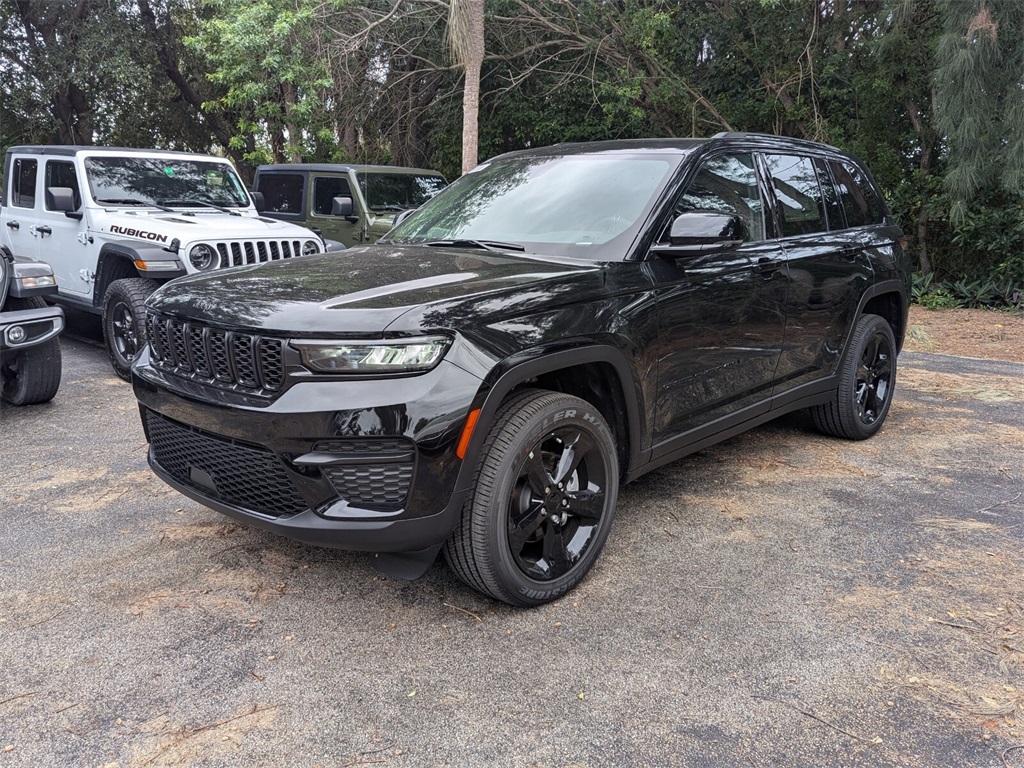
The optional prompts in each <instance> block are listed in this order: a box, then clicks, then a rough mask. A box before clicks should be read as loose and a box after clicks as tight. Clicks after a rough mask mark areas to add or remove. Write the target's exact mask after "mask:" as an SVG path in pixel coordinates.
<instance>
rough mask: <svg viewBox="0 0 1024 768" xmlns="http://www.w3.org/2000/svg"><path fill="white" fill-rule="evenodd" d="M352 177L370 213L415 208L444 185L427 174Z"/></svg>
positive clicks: (445, 183)
mask: <svg viewBox="0 0 1024 768" xmlns="http://www.w3.org/2000/svg"><path fill="white" fill-rule="evenodd" d="M356 176H357V177H358V179H359V186H360V188H361V189H362V190H363V197H365V198H366V207H367V208H369V209H370V210H371V211H405V210H408V209H409V208H419V207H420V206H421V205H423V204H424V203H425V202H427V200H429V199H430V198H432V197H433V196H434V195H436V194H437V193H438V192H440V191H441V190H442V189H444V188H445V187H446V186H447V184H448V182H447V181H445V180H444V177H443V176H435V175H428V174H415V173H375V172H370V173H367V172H357V173H356Z"/></svg>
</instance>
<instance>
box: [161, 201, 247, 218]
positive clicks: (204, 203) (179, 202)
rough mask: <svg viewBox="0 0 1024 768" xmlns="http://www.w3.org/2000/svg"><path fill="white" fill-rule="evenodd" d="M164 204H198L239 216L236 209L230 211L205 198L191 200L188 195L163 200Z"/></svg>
mask: <svg viewBox="0 0 1024 768" xmlns="http://www.w3.org/2000/svg"><path fill="white" fill-rule="evenodd" d="M163 204H164V205H176V206H179V207H181V206H188V205H200V206H202V207H204V208H214V209H216V210H218V211H220V212H221V213H227V214H229V215H231V216H241V215H242V214H240V213H239V212H238V211H232V210H231V209H230V208H225V207H224V206H223V205H217V204H216V203H208V202H206V201H205V200H193V199H192V198H189V197H183V198H181V199H180V200H164V201H163Z"/></svg>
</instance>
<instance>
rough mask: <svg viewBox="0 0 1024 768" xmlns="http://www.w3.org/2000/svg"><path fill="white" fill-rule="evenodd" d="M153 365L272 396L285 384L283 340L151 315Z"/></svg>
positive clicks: (206, 380)
mask: <svg viewBox="0 0 1024 768" xmlns="http://www.w3.org/2000/svg"><path fill="white" fill-rule="evenodd" d="M147 323H148V330H149V343H150V349H151V355H150V357H151V359H152V364H153V366H154V367H155V368H158V369H159V370H162V371H166V372H168V373H173V374H175V375H177V376H184V377H186V378H189V379H193V380H199V381H202V382H204V383H206V384H210V385H213V386H217V387H221V388H228V389H241V390H244V391H246V392H248V393H252V394H260V395H271V394H273V393H275V392H277V391H278V390H280V389H281V386H282V385H283V384H284V341H283V340H282V339H275V338H269V337H266V336H259V335H257V334H251V333H241V332H238V331H224V330H221V329H219V328H211V327H209V326H206V325H203V324H202V323H194V322H185V321H182V320H177V319H174V318H171V317H165V316H163V315H156V314H153V313H150V314H149V316H148V317H147Z"/></svg>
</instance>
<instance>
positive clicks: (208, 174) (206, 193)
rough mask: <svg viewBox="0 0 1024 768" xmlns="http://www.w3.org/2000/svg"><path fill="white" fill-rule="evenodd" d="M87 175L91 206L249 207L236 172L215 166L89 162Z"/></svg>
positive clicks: (144, 160)
mask: <svg viewBox="0 0 1024 768" xmlns="http://www.w3.org/2000/svg"><path fill="white" fill-rule="evenodd" d="M85 174H86V177H87V178H88V180H89V191H90V192H91V193H92V197H93V200H95V201H96V202H97V203H101V204H104V203H105V204H109V205H170V206H171V207H178V206H181V207H187V206H188V203H189V202H197V203H199V204H202V203H213V204H215V205H220V206H224V207H228V208H247V207H248V206H249V195H248V194H247V193H246V191H245V187H244V186H243V185H242V182H241V180H240V179H239V178H238V174H237V173H235V169H234V168H232V167H231V166H230V165H228V164H227V163H219V162H216V161H212V160H179V159H167V158H160V157H143V156H139V157H134V156H128V157H87V158H86V159H85Z"/></svg>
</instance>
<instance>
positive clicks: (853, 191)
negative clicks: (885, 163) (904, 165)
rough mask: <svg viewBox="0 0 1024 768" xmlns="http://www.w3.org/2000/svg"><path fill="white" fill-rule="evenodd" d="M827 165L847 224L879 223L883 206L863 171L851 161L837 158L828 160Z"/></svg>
mask: <svg viewBox="0 0 1024 768" xmlns="http://www.w3.org/2000/svg"><path fill="white" fill-rule="evenodd" d="M828 167H829V168H830V169H831V171H832V177H833V178H834V179H835V182H836V191H837V192H838V193H839V201H840V202H841V203H842V206H843V210H844V211H845V212H846V224H847V226H850V227H862V226H864V225H866V224H881V223H882V222H883V221H884V220H885V206H883V205H882V201H881V199H880V198H879V197H878V194H877V193H876V192H875V189H874V187H873V186H872V185H871V182H870V181H869V180H868V177H867V176H866V175H865V174H864V172H863V171H861V170H860V169H859V168H858V167H857V166H855V165H853V164H852V163H843V162H839V161H838V160H829V161H828Z"/></svg>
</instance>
